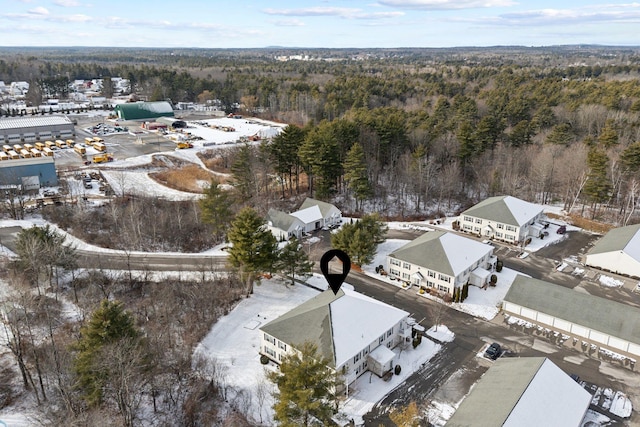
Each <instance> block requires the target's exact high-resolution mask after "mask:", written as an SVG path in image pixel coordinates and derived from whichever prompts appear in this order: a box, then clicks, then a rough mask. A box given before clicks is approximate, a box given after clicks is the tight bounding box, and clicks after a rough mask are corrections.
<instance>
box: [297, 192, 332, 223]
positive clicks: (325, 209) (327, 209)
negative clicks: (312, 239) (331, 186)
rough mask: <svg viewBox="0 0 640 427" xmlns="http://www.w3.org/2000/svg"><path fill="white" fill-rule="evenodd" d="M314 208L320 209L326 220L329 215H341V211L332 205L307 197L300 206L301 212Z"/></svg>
mask: <svg viewBox="0 0 640 427" xmlns="http://www.w3.org/2000/svg"><path fill="white" fill-rule="evenodd" d="M312 206H318V207H319V208H320V212H321V213H322V216H323V217H324V218H327V217H329V215H331V214H332V213H333V214H338V215H339V214H341V213H340V209H338V208H337V207H335V206H334V205H332V204H331V203H327V202H323V201H322V200H316V199H312V198H311V197H307V198H306V199H304V202H302V205H300V210H302V209H306V208H309V207H312Z"/></svg>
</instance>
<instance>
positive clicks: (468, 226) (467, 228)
mask: <svg viewBox="0 0 640 427" xmlns="http://www.w3.org/2000/svg"><path fill="white" fill-rule="evenodd" d="M462 229H463V230H467V231H471V230H472V229H473V228H472V227H471V226H470V225H468V224H465V225H463V226H462Z"/></svg>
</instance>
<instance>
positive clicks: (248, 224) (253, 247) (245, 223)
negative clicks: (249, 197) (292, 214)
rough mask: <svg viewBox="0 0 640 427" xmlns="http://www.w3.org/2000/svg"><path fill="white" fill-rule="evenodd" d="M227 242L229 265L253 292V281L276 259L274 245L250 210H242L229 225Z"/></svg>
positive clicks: (248, 291)
mask: <svg viewBox="0 0 640 427" xmlns="http://www.w3.org/2000/svg"><path fill="white" fill-rule="evenodd" d="M227 240H229V242H230V243H231V244H232V246H231V247H230V248H229V263H230V264H231V266H232V267H234V268H235V269H236V270H237V271H238V273H239V274H240V278H241V279H242V280H243V281H244V282H245V283H246V284H247V295H248V294H251V293H253V282H254V281H255V280H256V279H257V277H258V275H259V274H260V273H263V272H271V271H272V269H273V266H274V262H275V260H276V256H277V249H278V242H277V241H276V238H275V237H274V236H273V234H272V233H271V232H270V231H269V230H268V229H267V228H266V227H265V223H264V220H263V219H262V218H260V216H258V213H257V212H256V211H255V210H253V209H251V208H248V207H247V208H244V209H242V210H241V211H240V212H239V213H238V215H236V217H235V218H234V220H233V221H232V222H231V226H230V228H229V231H228V233H227Z"/></svg>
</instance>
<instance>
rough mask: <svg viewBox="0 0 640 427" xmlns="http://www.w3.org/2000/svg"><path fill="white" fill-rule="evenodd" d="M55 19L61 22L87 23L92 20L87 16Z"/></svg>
mask: <svg viewBox="0 0 640 427" xmlns="http://www.w3.org/2000/svg"><path fill="white" fill-rule="evenodd" d="M56 19H58V20H60V21H62V22H89V21H92V20H93V18H92V17H90V16H87V15H82V14H79V13H78V14H75V15H67V16H58V17H56Z"/></svg>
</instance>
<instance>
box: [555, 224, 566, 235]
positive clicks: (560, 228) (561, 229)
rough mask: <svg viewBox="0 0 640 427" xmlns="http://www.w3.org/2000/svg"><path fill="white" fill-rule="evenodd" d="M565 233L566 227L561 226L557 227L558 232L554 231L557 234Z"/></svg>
mask: <svg viewBox="0 0 640 427" xmlns="http://www.w3.org/2000/svg"><path fill="white" fill-rule="evenodd" d="M566 232H567V226H566V225H561V226H560V227H558V230H557V231H556V233H558V234H564V233H566Z"/></svg>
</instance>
